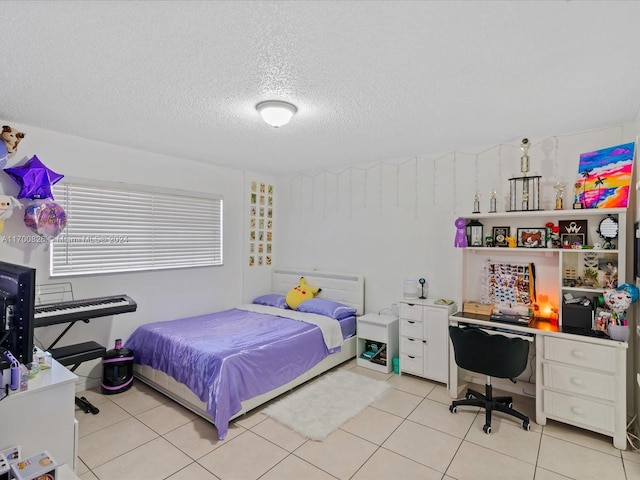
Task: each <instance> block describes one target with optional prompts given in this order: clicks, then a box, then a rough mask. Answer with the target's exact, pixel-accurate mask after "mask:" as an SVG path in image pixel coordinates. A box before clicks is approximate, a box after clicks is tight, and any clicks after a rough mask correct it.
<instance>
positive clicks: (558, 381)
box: [542, 363, 617, 401]
mask: <svg viewBox="0 0 640 480" xmlns="http://www.w3.org/2000/svg"><path fill="white" fill-rule="evenodd" d="M542 367H543V374H544V386H545V387H547V388H553V389H555V390H563V391H565V392H567V393H579V394H581V395H587V396H589V397H595V398H599V399H602V400H610V401H613V400H615V392H616V391H617V390H616V382H615V378H614V376H613V375H607V374H606V373H600V372H594V371H592V370H584V369H581V368H572V367H566V366H563V365H556V364H550V363H544V364H543V366H542Z"/></svg>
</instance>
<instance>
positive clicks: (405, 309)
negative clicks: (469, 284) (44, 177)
mask: <svg viewBox="0 0 640 480" xmlns="http://www.w3.org/2000/svg"><path fill="white" fill-rule="evenodd" d="M399 303H400V373H401V374H402V373H410V374H412V375H417V376H420V377H424V378H428V379H430V380H435V381H436V382H442V383H445V384H446V383H448V381H449V315H452V314H454V313H455V312H456V311H457V306H456V305H455V304H451V305H439V304H436V303H435V301H434V300H432V299H426V300H421V299H416V300H413V299H402V300H400V301H399Z"/></svg>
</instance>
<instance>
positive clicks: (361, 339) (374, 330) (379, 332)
mask: <svg viewBox="0 0 640 480" xmlns="http://www.w3.org/2000/svg"><path fill="white" fill-rule="evenodd" d="M357 322H358V325H357V332H358V346H357V349H356V364H357V365H358V366H360V367H365V368H369V369H371V370H376V371H378V372H382V373H390V372H391V370H393V359H394V358H396V357H397V356H398V317H396V316H395V315H383V314H378V313H367V314H365V315H362V316H361V317H358V320H357ZM371 344H376V346H377V348H376V353H377V354H378V355H376V356H374V357H372V359H368V358H365V357H364V356H363V354H364V352H365V351H366V347H367V345H371ZM382 354H384V357H385V358H386V360H385V361H384V362H382V363H376V362H377V361H380V360H376V359H380V357H381V356H382Z"/></svg>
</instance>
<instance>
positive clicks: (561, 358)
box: [544, 336, 616, 373]
mask: <svg viewBox="0 0 640 480" xmlns="http://www.w3.org/2000/svg"><path fill="white" fill-rule="evenodd" d="M544 358H545V359H547V360H553V361H556V362H562V363H568V364H570V365H578V366H580V367H584V368H592V369H595V370H600V371H605V372H612V373H615V372H616V349H615V348H614V347H607V346H606V345H595V344H593V343H583V342H576V341H573V340H565V339H562V338H553V337H550V336H545V338H544Z"/></svg>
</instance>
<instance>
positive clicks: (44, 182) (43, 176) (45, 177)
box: [4, 155, 64, 200]
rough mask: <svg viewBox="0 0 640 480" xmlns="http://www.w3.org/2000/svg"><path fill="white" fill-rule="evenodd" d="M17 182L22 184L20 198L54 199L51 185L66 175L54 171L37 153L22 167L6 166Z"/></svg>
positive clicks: (6, 170) (6, 169)
mask: <svg viewBox="0 0 640 480" xmlns="http://www.w3.org/2000/svg"><path fill="white" fill-rule="evenodd" d="M4 171H5V172H7V173H8V174H9V176H10V177H11V178H13V180H15V182H16V183H17V184H18V185H20V193H18V198H31V199H32V200H33V199H36V198H50V199H52V200H53V194H52V193H51V186H52V185H54V184H56V183H58V182H59V181H60V180H62V179H63V178H64V175H60V174H59V173H56V172H54V171H53V170H51V169H49V168H47V166H46V165H45V164H44V163H42V162H41V161H40V159H39V158H38V157H36V156H35V155H34V156H33V157H31V158H30V159H29V160H27V163H25V164H24V165H22V166H21V167H11V168H5V169H4Z"/></svg>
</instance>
